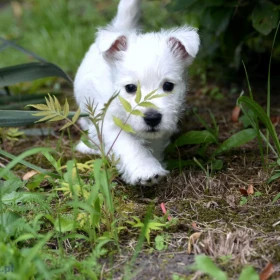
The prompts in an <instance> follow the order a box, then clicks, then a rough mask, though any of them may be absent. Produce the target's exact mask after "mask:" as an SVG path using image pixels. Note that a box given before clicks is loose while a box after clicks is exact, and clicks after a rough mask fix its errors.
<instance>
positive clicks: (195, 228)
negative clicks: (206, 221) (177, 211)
mask: <svg viewBox="0 0 280 280" xmlns="http://www.w3.org/2000/svg"><path fill="white" fill-rule="evenodd" d="M192 228H193V229H194V230H196V231H200V227H198V226H197V224H196V222H192Z"/></svg>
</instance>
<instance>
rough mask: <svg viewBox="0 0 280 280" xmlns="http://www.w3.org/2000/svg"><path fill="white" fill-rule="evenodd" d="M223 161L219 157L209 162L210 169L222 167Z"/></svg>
mask: <svg viewBox="0 0 280 280" xmlns="http://www.w3.org/2000/svg"><path fill="white" fill-rule="evenodd" d="M223 165H224V164H223V161H222V160H220V159H215V160H213V161H212V162H211V169H212V170H221V169H222V168H223Z"/></svg>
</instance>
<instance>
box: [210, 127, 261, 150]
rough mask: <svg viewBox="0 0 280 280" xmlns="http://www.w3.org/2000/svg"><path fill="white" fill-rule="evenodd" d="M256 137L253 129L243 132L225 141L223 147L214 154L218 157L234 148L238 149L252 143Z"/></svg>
mask: <svg viewBox="0 0 280 280" xmlns="http://www.w3.org/2000/svg"><path fill="white" fill-rule="evenodd" d="M256 136H257V132H256V131H255V129H253V128H248V129H244V130H241V131H239V132H237V133H236V134H234V135H232V136H231V137H230V138H228V139H227V140H226V141H224V142H223V143H222V144H221V146H220V147H219V148H218V149H217V150H216V151H215V152H214V155H218V154H220V153H222V152H225V151H228V150H230V149H232V148H237V147H239V146H241V145H243V144H245V143H248V142H250V141H251V140H253V139H254V138H255V137H256Z"/></svg>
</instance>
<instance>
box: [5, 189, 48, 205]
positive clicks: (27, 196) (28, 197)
mask: <svg viewBox="0 0 280 280" xmlns="http://www.w3.org/2000/svg"><path fill="white" fill-rule="evenodd" d="M40 198H43V196H42V195H41V194H38V193H31V192H11V193H8V194H5V195H3V196H2V203H4V204H18V203H23V202H31V201H33V200H34V199H35V200H38V199H40Z"/></svg>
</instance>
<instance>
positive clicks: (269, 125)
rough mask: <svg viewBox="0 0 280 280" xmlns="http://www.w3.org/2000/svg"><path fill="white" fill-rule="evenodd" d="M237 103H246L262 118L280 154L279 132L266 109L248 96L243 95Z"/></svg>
mask: <svg viewBox="0 0 280 280" xmlns="http://www.w3.org/2000/svg"><path fill="white" fill-rule="evenodd" d="M237 105H240V106H242V105H245V106H246V107H248V108H249V109H250V110H252V111H253V112H254V114H255V115H256V116H257V117H258V118H259V119H260V120H261V122H262V123H263V124H264V125H265V127H266V128H267V129H268V131H269V134H270V136H271V138H272V140H273V142H274V145H275V147H276V149H277V154H278V155H280V143H279V139H278V136H277V133H276V131H275V127H274V125H273V124H272V122H271V120H270V118H269V117H268V116H267V114H266V113H265V111H264V109H263V108H262V107H261V106H260V105H259V104H258V103H257V102H256V101H254V100H252V99H251V98H249V97H247V96H241V97H239V98H238V99H237Z"/></svg>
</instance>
